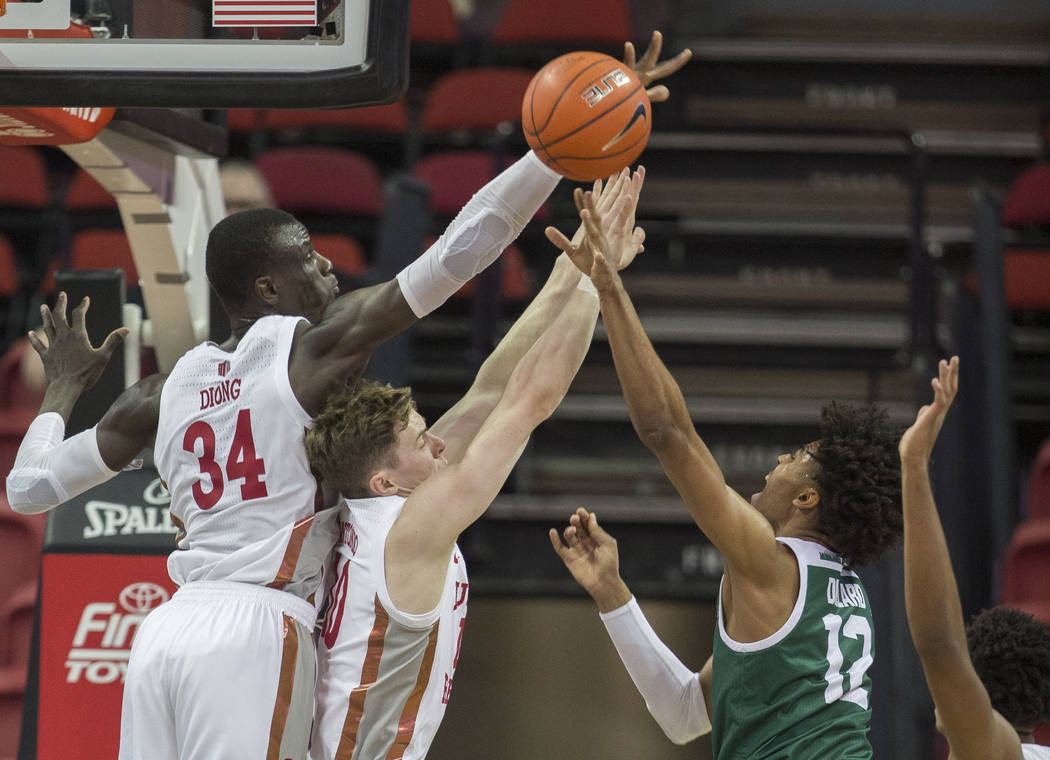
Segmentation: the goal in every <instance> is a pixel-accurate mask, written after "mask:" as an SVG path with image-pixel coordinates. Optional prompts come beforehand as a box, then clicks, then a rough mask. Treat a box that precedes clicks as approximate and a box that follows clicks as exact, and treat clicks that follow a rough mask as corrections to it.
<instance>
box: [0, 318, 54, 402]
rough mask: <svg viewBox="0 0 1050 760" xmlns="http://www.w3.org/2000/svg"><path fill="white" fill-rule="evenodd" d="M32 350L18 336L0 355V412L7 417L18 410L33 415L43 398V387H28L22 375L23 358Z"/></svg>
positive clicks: (27, 342)
mask: <svg viewBox="0 0 1050 760" xmlns="http://www.w3.org/2000/svg"><path fill="white" fill-rule="evenodd" d="M32 350H33V348H32V347H31V346H30V345H29V341H28V340H27V339H26V338H20V339H18V340H16V341H15V342H14V343H12V344H11V347H10V348H8V349H7V351H5V352H4V355H3V356H0V413H2V414H4V415H6V416H8V417H10V416H11V415H12V414H13V413H17V412H19V411H21V412H24V413H26V414H30V415H33V416H35V415H36V413H37V410H38V409H39V408H40V402H41V401H43V399H44V388H42V387H41V388H30V387H29V386H28V385H27V384H26V381H25V378H24V377H23V375H22V361H23V358H24V357H25V355H26V352H27V351H32Z"/></svg>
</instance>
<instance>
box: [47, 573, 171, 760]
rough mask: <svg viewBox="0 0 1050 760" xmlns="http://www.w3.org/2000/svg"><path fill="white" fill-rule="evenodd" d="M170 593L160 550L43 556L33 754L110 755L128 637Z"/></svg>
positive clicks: (113, 747)
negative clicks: (152, 552)
mask: <svg viewBox="0 0 1050 760" xmlns="http://www.w3.org/2000/svg"><path fill="white" fill-rule="evenodd" d="M174 593H175V584H174V583H172V582H171V580H170V579H169V578H168V571H167V562H166V558H165V557H163V556H128V555H107V554H96V555H90V554H45V555H44V558H43V574H42V576H41V590H40V703H39V710H38V715H39V720H38V723H37V757H39V758H60V757H61V758H66V757H68V758H115V757H116V756H117V750H118V747H119V745H120V705H121V698H122V697H123V693H124V676H125V674H126V672H127V667H128V654H129V652H130V650H131V642H132V641H133V640H134V638H135V634H136V633H137V632H138V627H139V624H140V623H141V622H142V621H143V620H144V619H145V617H146V615H148V614H149V613H150V611H152V610H154V609H156V608H157V607H158V606H160V605H161V604H163V603H164V602H165V601H167V600H168V599H170V598H171V596H172V594H174Z"/></svg>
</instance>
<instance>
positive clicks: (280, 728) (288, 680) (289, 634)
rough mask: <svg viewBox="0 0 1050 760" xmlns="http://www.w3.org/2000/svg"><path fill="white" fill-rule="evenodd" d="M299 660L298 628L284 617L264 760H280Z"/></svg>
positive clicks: (286, 616)
mask: <svg viewBox="0 0 1050 760" xmlns="http://www.w3.org/2000/svg"><path fill="white" fill-rule="evenodd" d="M298 659H299V628H298V626H297V625H296V624H295V619H294V618H292V617H289V616H288V615H284V649H283V650H282V652H281V677H280V680H279V681H278V682H277V701H276V702H274V705H273V718H272V719H271V720H270V743H269V744H268V745H267V747H266V760H281V740H282V739H283V738H284V727H285V724H286V723H287V722H288V709H289V707H290V706H291V703H292V691H293V689H294V688H295V665H296V662H297V661H298Z"/></svg>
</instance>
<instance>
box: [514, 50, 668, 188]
mask: <svg viewBox="0 0 1050 760" xmlns="http://www.w3.org/2000/svg"><path fill="white" fill-rule="evenodd" d="M521 123H522V129H523V130H524V132H525V139H526V140H527V141H528V143H529V147H530V148H532V149H533V151H535V153H536V155H537V156H539V157H540V160H542V161H543V162H544V163H545V164H547V166H549V167H550V168H552V169H554V171H556V172H558V173H559V174H561V175H562V176H564V177H567V178H569V179H572V180H577V181H579V182H589V181H593V180H596V179H600V178H603V177H608V176H610V175H612V174H615V173H616V172H618V171H619V170H620V169H622V168H624V167H625V166H628V165H630V164H631V163H633V162H634V161H635V159H637V158H638V156H639V155H641V152H642V150H643V149H644V148H645V143H646V141H647V140H648V139H649V130H650V126H651V123H652V112H651V108H650V104H649V96H648V95H646V93H645V87H643V86H642V83H641V81H639V79H638V77H637V76H635V73H634V72H633V71H632V70H631V69H630V68H629V67H627V66H625V65H624V64H623V63H621V62H620V61H618V60H616V59H615V58H613V57H612V56H609V55H605V54H604V53H593V52H587V51H580V52H575V53H567V54H565V55H563V56H561V57H559V58H555V59H554V60H553V61H551V62H550V63H548V64H547V65H546V66H544V67H543V68H542V69H540V70H539V71H538V72H537V73H536V76H535V77H533V78H532V81H531V82H530V83H529V87H528V89H527V90H526V91H525V98H524V100H523V101H522V104H521Z"/></svg>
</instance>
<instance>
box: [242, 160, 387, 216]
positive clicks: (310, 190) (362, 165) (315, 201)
mask: <svg viewBox="0 0 1050 760" xmlns="http://www.w3.org/2000/svg"><path fill="white" fill-rule="evenodd" d="M255 163H256V165H257V166H258V167H259V170H260V171H261V172H262V174H263V176H264V177H265V178H266V182H267V184H269V186H270V188H271V190H272V191H273V196H274V200H275V201H276V203H277V205H278V206H279V207H280V208H283V209H288V210H289V211H292V212H293V213H294V212H301V211H305V212H316V213H328V212H342V213H346V214H362V215H367V216H379V215H380V214H381V213H382V211H383V184H382V181H381V179H380V175H379V169H378V168H376V165H375V164H374V163H372V161H371V160H369V159H368V158H367V157H366V156H364V155H362V154H361V153H357V152H356V151H352V150H347V149H345V148H333V147H319V146H300V147H288V148H274V149H272V150H269V151H266V152H265V153H263V154H262V155H260V156H259V157H258V158H257V159H256V162H255Z"/></svg>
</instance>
